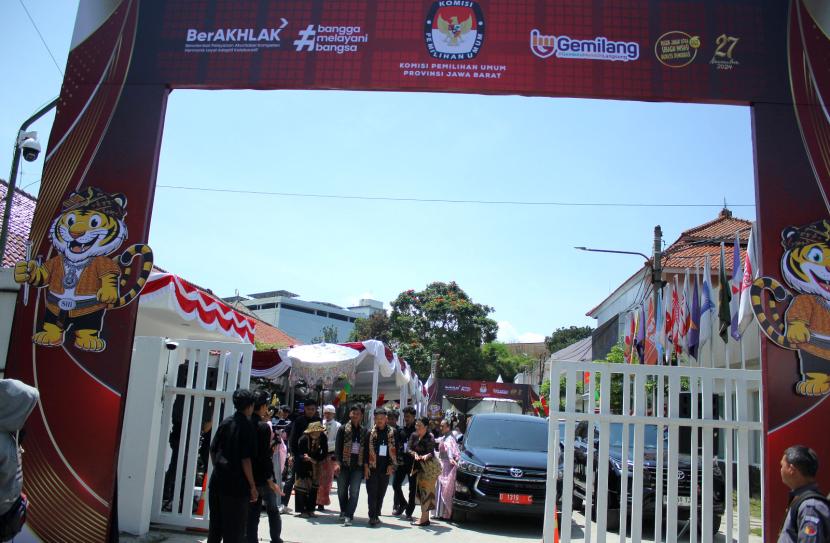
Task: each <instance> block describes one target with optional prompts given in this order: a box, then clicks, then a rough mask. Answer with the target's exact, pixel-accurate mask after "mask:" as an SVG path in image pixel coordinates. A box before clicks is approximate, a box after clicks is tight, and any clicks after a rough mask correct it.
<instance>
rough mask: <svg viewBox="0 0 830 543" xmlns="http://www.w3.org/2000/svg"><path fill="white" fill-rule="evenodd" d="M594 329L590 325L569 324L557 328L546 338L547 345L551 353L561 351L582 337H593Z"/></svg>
mask: <svg viewBox="0 0 830 543" xmlns="http://www.w3.org/2000/svg"><path fill="white" fill-rule="evenodd" d="M593 331H594V329H593V328H591V327H590V326H568V327H564V326H563V327H561V328H557V329H556V330H554V331H553V333H552V334H551V335H549V336H548V337H546V338H545V345H547V347H548V352H549V353H551V354H552V353H555V352H556V351H561V350H562V349H564V348H565V347H567V346H569V345H573V344H574V343H576V342H577V341H579V340H580V339H585V338H586V337H591V332H593Z"/></svg>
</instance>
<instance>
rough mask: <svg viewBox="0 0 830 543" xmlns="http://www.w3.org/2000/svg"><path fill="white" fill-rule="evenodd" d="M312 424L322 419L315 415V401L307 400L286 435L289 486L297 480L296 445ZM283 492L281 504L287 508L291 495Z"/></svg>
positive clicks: (287, 491)
mask: <svg viewBox="0 0 830 543" xmlns="http://www.w3.org/2000/svg"><path fill="white" fill-rule="evenodd" d="M312 422H322V419H321V418H320V417H319V416H318V415H317V401H316V400H314V399H312V398H309V399H307V400H306V401H305V403H304V404H303V414H302V415H300V416H299V417H297V418H296V419H294V421H293V422H291V433H290V434H288V435H289V437H288V453H289V455H290V456H289V458H290V460H289V462H290V463H291V486H293V484H294V483H293V482H294V481H295V480H296V479H297V462H298V461H299V459H297V458H295V456H296V454H297V443H298V442H299V441H300V438H301V437H303V434H304V433H305V431H306V429H307V428H308V425H309V424H311V423H312ZM286 486H288V485H286ZM285 492H286V495H285V496H283V499H282V504H283V505H284V506H286V507H287V506H288V500H289V499H290V497H291V494H290V490H288V489H286V490H285Z"/></svg>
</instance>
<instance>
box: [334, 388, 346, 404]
mask: <svg viewBox="0 0 830 543" xmlns="http://www.w3.org/2000/svg"><path fill="white" fill-rule="evenodd" d="M345 401H346V391H345V390H340V392H338V393H337V396H336V397H335V398H334V406H335V407H337V406H338V405H340V404H341V403H343V402H345Z"/></svg>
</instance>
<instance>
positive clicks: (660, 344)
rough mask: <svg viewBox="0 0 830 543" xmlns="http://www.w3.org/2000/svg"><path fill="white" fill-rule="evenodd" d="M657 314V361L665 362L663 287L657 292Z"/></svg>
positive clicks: (659, 362)
mask: <svg viewBox="0 0 830 543" xmlns="http://www.w3.org/2000/svg"><path fill="white" fill-rule="evenodd" d="M654 314H655V315H656V322H655V327H656V329H657V330H656V332H655V333H656V337H655V341H654V343H655V347H656V348H657V363H658V364H662V363H663V360H664V358H663V355H664V354H665V353H666V326H665V320H666V313H665V311H663V289H660V290H659V291H658V292H657V310H656V311H655V312H654Z"/></svg>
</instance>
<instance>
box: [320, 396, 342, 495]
mask: <svg viewBox="0 0 830 543" xmlns="http://www.w3.org/2000/svg"><path fill="white" fill-rule="evenodd" d="M336 414H337V410H336V409H335V408H334V406H333V405H326V406H325V407H323V425H324V426H325V427H326V432H325V436H326V440H327V441H328V446H329V449H328V450H329V455H328V456H327V457H326V460H325V462H323V465H322V466H321V467H322V470H321V471H320V486H319V488H318V490H317V509H318V510H319V511H322V510H323V509H324V508H325V506H326V505H330V504H331V498H330V497H329V495H330V494H331V487H332V483H333V482H334V477H335V475H337V472H338V471H339V470H340V465H339V464H338V463H337V461H335V459H334V449H335V442H336V440H337V431H338V430H339V429H340V423H339V422H337V420H336V419H335V418H334V417H335V415H336Z"/></svg>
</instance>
